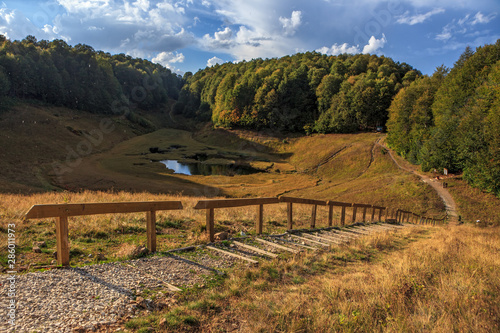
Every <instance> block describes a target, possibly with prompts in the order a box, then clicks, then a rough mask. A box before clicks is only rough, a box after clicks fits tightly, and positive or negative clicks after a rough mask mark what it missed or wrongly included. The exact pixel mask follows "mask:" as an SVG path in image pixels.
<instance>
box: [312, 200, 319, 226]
mask: <svg viewBox="0 0 500 333" xmlns="http://www.w3.org/2000/svg"><path fill="white" fill-rule="evenodd" d="M317 208H318V206H317V205H313V206H312V211H311V229H314V228H316V210H317Z"/></svg>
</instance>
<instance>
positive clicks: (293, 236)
mask: <svg viewBox="0 0 500 333" xmlns="http://www.w3.org/2000/svg"><path fill="white" fill-rule="evenodd" d="M290 236H291V237H292V238H295V239H300V240H302V241H306V242H311V243H314V244H319V245H322V246H326V247H330V245H329V244H325V243H322V242H318V241H315V240H313V239H309V238H305V237H300V236H297V235H290Z"/></svg>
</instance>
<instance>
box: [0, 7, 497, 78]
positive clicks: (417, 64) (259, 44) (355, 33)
mask: <svg viewBox="0 0 500 333" xmlns="http://www.w3.org/2000/svg"><path fill="white" fill-rule="evenodd" d="M499 16H500V0H473V1H470V0H307V1H304V0H217V1H216V0H48V1H43V0H42V1H34V0H4V1H1V0H0V34H3V35H5V36H6V37H8V38H9V39H11V40H21V39H24V38H25V37H26V36H27V35H33V36H35V37H36V38H37V39H38V40H41V39H45V40H53V39H62V40H64V41H66V42H67V43H68V44H70V45H76V44H79V43H81V44H87V45H90V46H92V47H93V48H94V49H96V50H102V51H105V52H110V53H111V54H117V53H125V54H128V55H131V56H134V57H140V58H146V59H149V60H151V61H153V62H155V63H159V64H162V65H164V66H165V67H168V68H170V69H171V70H172V71H174V72H176V73H179V74H181V75H182V74H183V73H185V72H188V71H190V72H193V73H194V72H196V71H198V70H199V69H203V68H205V67H207V66H213V65H215V64H217V63H219V64H221V63H224V62H239V61H242V60H246V61H249V60H251V59H255V58H262V59H266V58H275V57H282V56H285V55H292V54H295V53H299V52H307V51H316V52H321V53H324V54H328V55H337V54H340V53H352V54H355V53H370V54H377V55H384V56H386V57H391V58H393V59H394V60H395V61H398V62H406V63H408V64H410V65H411V66H413V67H414V68H416V69H418V70H420V71H422V72H423V73H424V74H432V73H433V72H434V70H435V69H436V67H438V66H440V65H445V66H447V67H452V66H453V64H454V62H455V61H456V60H457V59H458V57H459V56H460V54H461V53H462V52H463V51H464V50H465V47H466V46H470V47H472V48H476V47H478V46H481V45H485V44H492V43H495V42H496V40H497V39H500V17H499Z"/></svg>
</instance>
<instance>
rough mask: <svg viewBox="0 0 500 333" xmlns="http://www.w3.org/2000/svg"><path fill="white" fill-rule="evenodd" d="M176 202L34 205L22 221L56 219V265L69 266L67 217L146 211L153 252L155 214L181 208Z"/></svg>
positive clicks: (149, 245) (154, 248)
mask: <svg viewBox="0 0 500 333" xmlns="http://www.w3.org/2000/svg"><path fill="white" fill-rule="evenodd" d="M182 208H183V207H182V203H181V202H180V201H149V202H109V203H82V204H59V205H34V206H33V207H31V209H30V210H29V211H28V212H27V213H26V215H25V217H24V218H25V219H42V218H48V217H55V218H56V240H57V263H58V264H59V265H63V266H67V265H69V240H68V217H70V216H81V215H96V214H118V213H137V212H146V234H147V239H148V240H147V247H148V249H149V250H150V251H151V252H155V251H156V212H157V211H162V210H176V209H182Z"/></svg>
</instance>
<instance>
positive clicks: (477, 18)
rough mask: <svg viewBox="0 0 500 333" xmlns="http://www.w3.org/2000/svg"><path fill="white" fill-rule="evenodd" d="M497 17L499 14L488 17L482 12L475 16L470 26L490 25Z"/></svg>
mask: <svg viewBox="0 0 500 333" xmlns="http://www.w3.org/2000/svg"><path fill="white" fill-rule="evenodd" d="M496 16H497V13H491V14H490V15H488V16H484V15H483V14H482V13H481V12H477V13H476V15H475V16H474V20H473V21H472V22H471V23H470V24H471V25H476V24H478V23H480V24H486V23H489V22H490V21H491V20H493V19H494V18H495V17H496Z"/></svg>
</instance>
